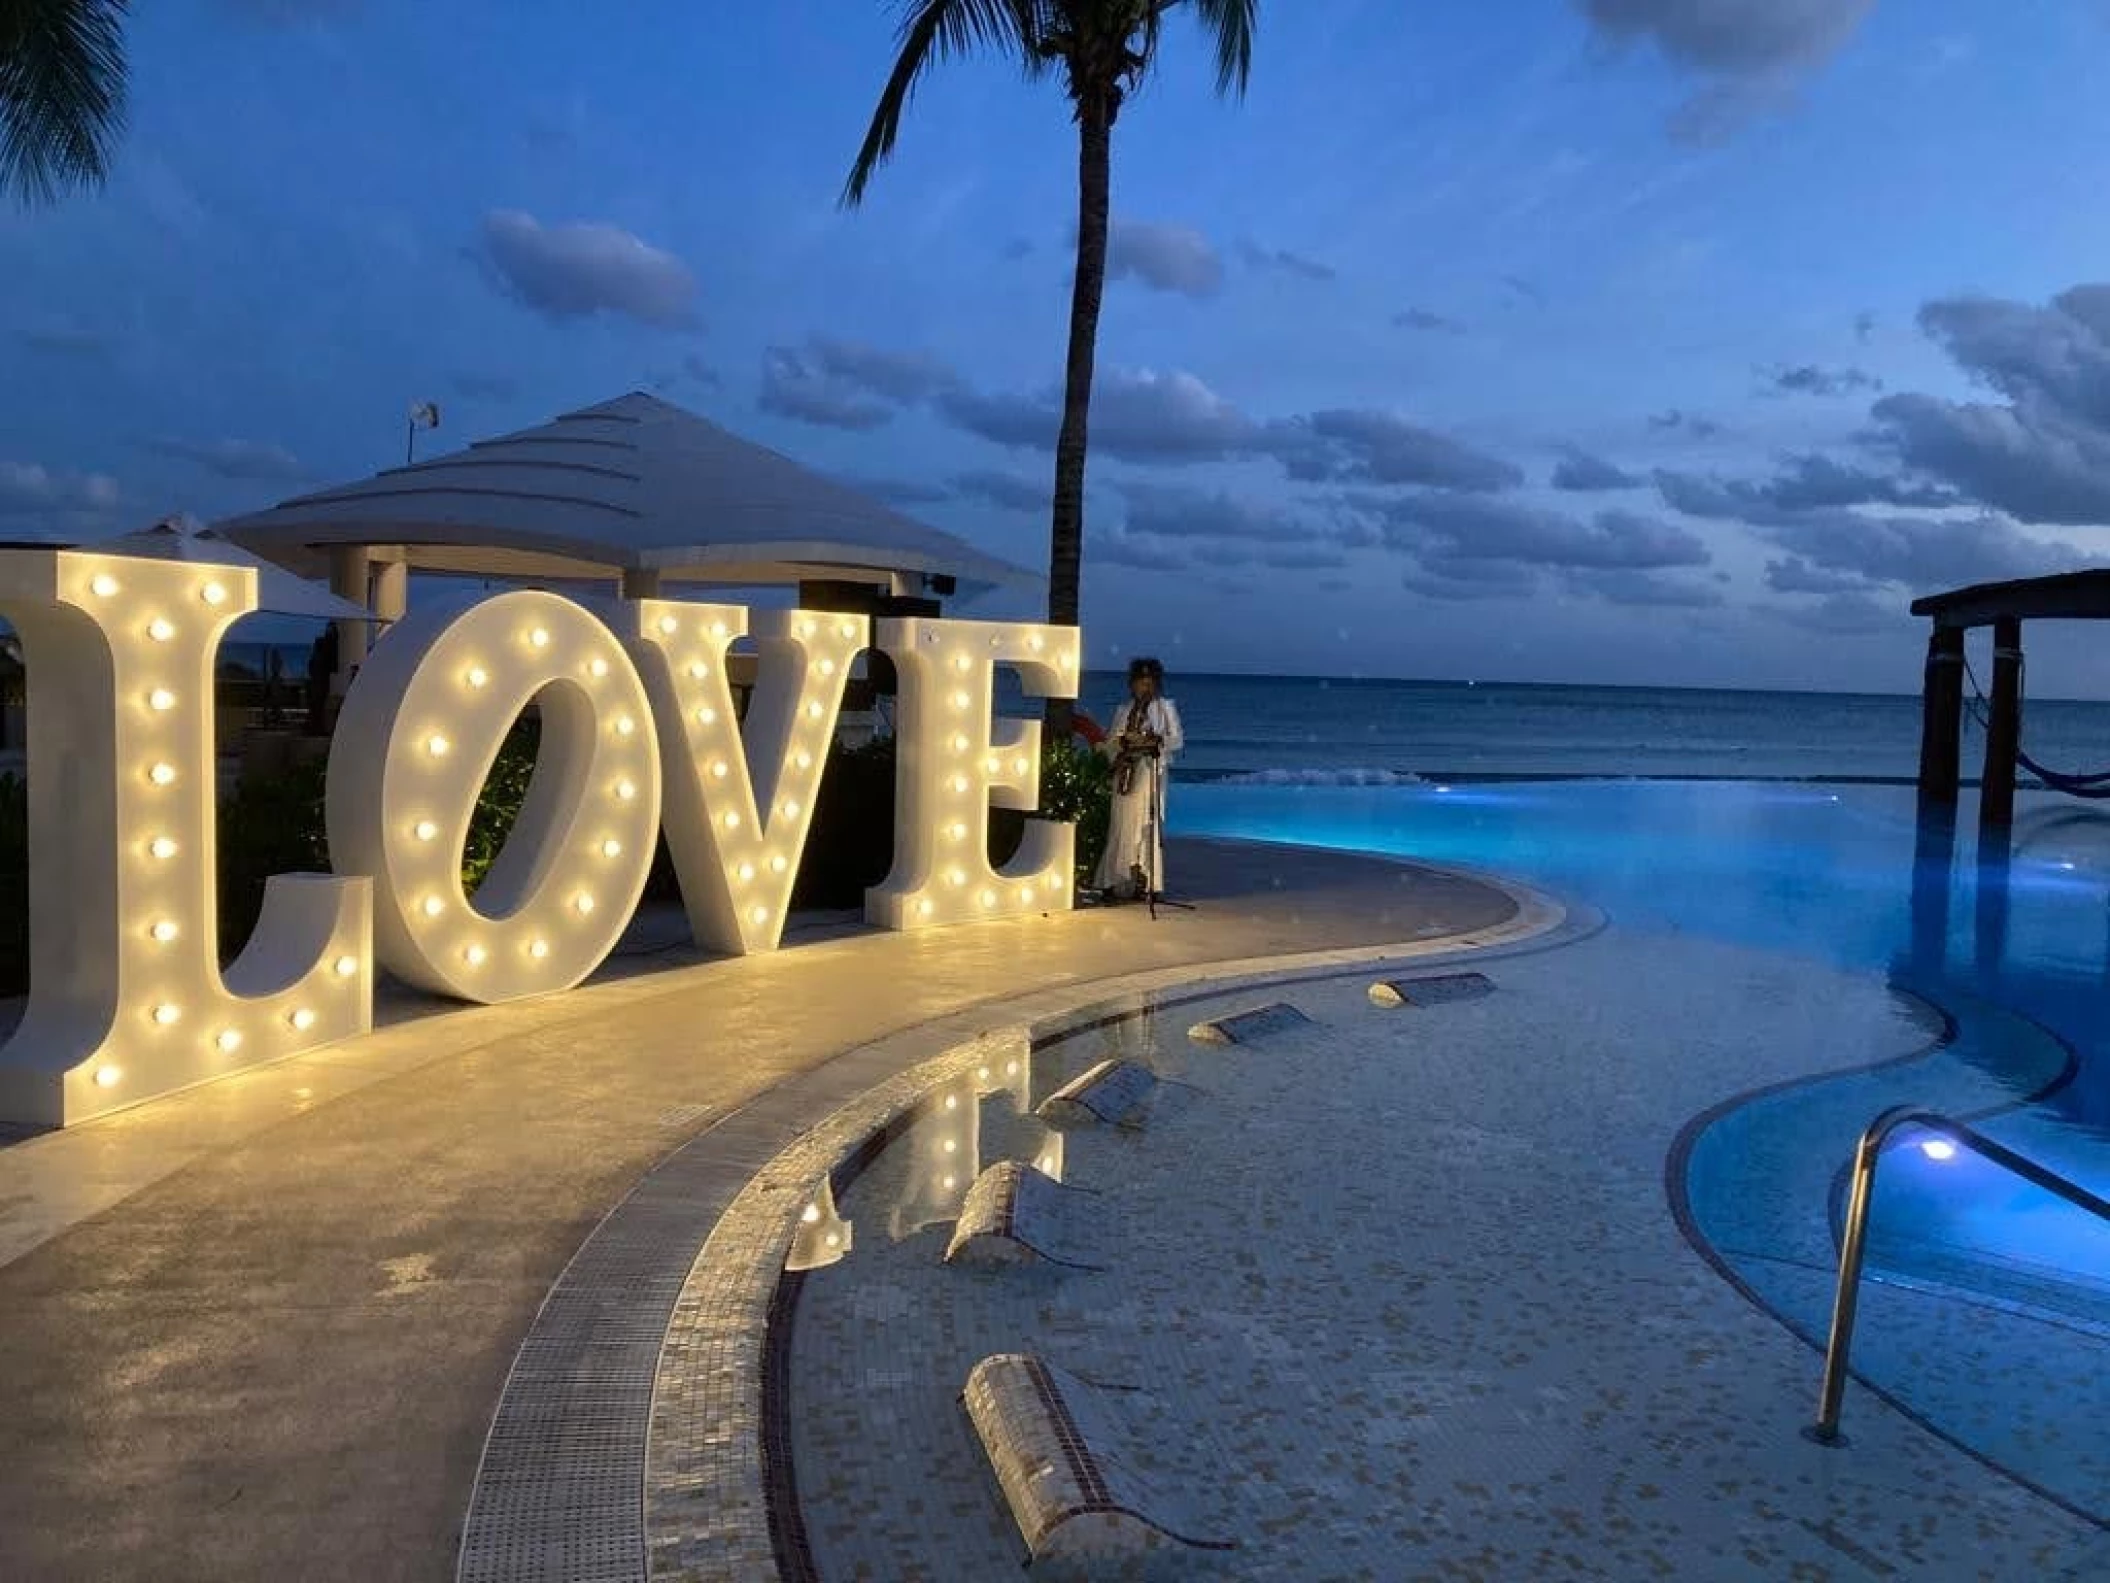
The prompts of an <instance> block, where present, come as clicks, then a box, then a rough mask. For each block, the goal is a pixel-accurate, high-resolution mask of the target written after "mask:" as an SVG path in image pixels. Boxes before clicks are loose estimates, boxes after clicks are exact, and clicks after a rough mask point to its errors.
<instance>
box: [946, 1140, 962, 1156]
mask: <svg viewBox="0 0 2110 1583" xmlns="http://www.w3.org/2000/svg"><path fill="white" fill-rule="evenodd" d="M945 1152H946V1153H947V1154H958V1153H959V1152H960V1140H959V1139H958V1138H947V1139H946V1140H945Z"/></svg>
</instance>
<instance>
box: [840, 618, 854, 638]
mask: <svg viewBox="0 0 2110 1583" xmlns="http://www.w3.org/2000/svg"><path fill="white" fill-rule="evenodd" d="M835 630H836V632H837V633H838V634H839V635H841V636H843V637H846V638H854V637H856V636H857V623H856V622H854V621H845V622H844V623H843V624H842V625H841V626H839V627H837V628H836V629H835Z"/></svg>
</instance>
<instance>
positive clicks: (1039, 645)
mask: <svg viewBox="0 0 2110 1583" xmlns="http://www.w3.org/2000/svg"><path fill="white" fill-rule="evenodd" d="M1026 647H1027V648H1029V649H1031V650H1032V651H1033V652H1034V653H1035V654H1038V653H1039V652H1040V651H1041V650H1042V649H1044V648H1046V647H1047V642H1046V640H1045V639H1043V638H1042V637H1041V635H1040V634H1039V633H1038V632H1029V633H1027V634H1026Z"/></svg>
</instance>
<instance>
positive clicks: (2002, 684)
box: [1978, 616, 2022, 856]
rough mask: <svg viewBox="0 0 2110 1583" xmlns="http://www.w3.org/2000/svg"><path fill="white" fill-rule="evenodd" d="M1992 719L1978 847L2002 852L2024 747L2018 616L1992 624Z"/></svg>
mask: <svg viewBox="0 0 2110 1583" xmlns="http://www.w3.org/2000/svg"><path fill="white" fill-rule="evenodd" d="M1992 711H1993V712H1992V719H1991V720H1990V721H1988V722H1987V724H1986V731H1985V776H1984V778H1983V780H1982V782H1981V784H1980V787H1979V792H1978V849H1979V853H1980V855H1981V856H1983V855H1985V853H1986V851H1987V849H1988V847H1989V846H1993V845H1996V844H1997V845H1998V846H1999V848H2000V849H2001V850H2002V851H2003V852H2004V851H2005V850H2006V847H2007V844H2008V830H2009V827H2010V826H2012V825H2013V824H2014V822H2015V760H2016V755H2017V753H2018V752H2019V751H2020V749H2021V745H2022V618H2021V617H2020V616H2000V617H1998V618H1996V619H1995V620H1994V622H1993V697H1992Z"/></svg>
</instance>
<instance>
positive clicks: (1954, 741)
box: [1919, 623, 1963, 819]
mask: <svg viewBox="0 0 2110 1583" xmlns="http://www.w3.org/2000/svg"><path fill="white" fill-rule="evenodd" d="M1962 753H1963V628H1962V627H1951V626H1943V625H1941V624H1939V623H1937V624H1936V626H1935V628H1934V631H1933V632H1932V633H1931V634H1930V635H1929V636H1928V639H1927V670H1926V679H1925V682H1924V685H1923V690H1922V693H1921V715H1920V786H1919V805H1920V814H1921V817H1922V818H1923V819H1924V818H1925V817H1926V816H1927V815H1928V814H1929V813H1930V812H1932V811H1935V810H1953V809H1954V808H1955V806H1956V788H1957V782H1958V780H1959V778H1960V774H1961V763H1962Z"/></svg>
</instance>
